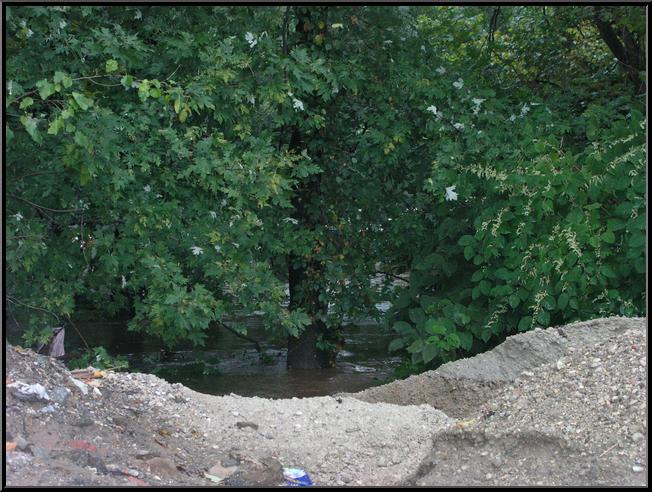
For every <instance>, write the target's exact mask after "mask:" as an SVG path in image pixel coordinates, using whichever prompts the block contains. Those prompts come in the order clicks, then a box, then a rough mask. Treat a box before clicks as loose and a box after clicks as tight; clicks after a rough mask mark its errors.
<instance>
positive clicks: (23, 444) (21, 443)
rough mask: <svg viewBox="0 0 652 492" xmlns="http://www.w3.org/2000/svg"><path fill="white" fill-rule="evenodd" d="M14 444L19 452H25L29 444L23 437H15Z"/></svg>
mask: <svg viewBox="0 0 652 492" xmlns="http://www.w3.org/2000/svg"><path fill="white" fill-rule="evenodd" d="M14 442H15V443H16V449H20V450H21V451H27V448H28V447H29V446H30V442H29V441H27V439H25V438H24V437H23V436H17V437H16V440H15V441H14Z"/></svg>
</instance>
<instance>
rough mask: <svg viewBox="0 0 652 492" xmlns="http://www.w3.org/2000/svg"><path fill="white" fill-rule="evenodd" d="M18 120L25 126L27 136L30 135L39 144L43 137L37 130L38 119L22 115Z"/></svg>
mask: <svg viewBox="0 0 652 492" xmlns="http://www.w3.org/2000/svg"><path fill="white" fill-rule="evenodd" d="M20 122H21V123H22V124H23V126H24V127H25V130H27V133H29V136H30V137H32V140H34V141H35V142H36V143H39V144H40V143H41V142H43V137H41V134H40V133H39V131H38V123H39V120H37V119H35V118H32V117H31V116H26V115H23V116H21V117H20Z"/></svg>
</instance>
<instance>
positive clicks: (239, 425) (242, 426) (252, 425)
mask: <svg viewBox="0 0 652 492" xmlns="http://www.w3.org/2000/svg"><path fill="white" fill-rule="evenodd" d="M235 425H236V427H237V428H238V429H245V428H247V427H249V428H251V429H253V430H258V424H255V423H253V422H236V423H235Z"/></svg>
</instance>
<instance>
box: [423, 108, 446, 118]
mask: <svg viewBox="0 0 652 492" xmlns="http://www.w3.org/2000/svg"><path fill="white" fill-rule="evenodd" d="M426 111H429V112H431V113H432V114H434V115H435V116H436V117H437V118H441V117H442V116H443V113H441V112H440V111H437V106H428V107H427V108H426Z"/></svg>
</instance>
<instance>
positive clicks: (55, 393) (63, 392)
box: [50, 386, 70, 405]
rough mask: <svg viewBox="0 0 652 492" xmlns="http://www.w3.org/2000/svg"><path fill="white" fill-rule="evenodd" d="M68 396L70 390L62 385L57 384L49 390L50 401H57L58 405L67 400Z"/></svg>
mask: <svg viewBox="0 0 652 492" xmlns="http://www.w3.org/2000/svg"><path fill="white" fill-rule="evenodd" d="M69 396H70V390H69V389H68V388H64V387H63V386H59V387H57V388H54V389H53V390H52V391H50V398H51V399H52V401H54V402H55V403H58V404H59V405H63V404H64V403H65V402H66V400H68V397H69Z"/></svg>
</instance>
